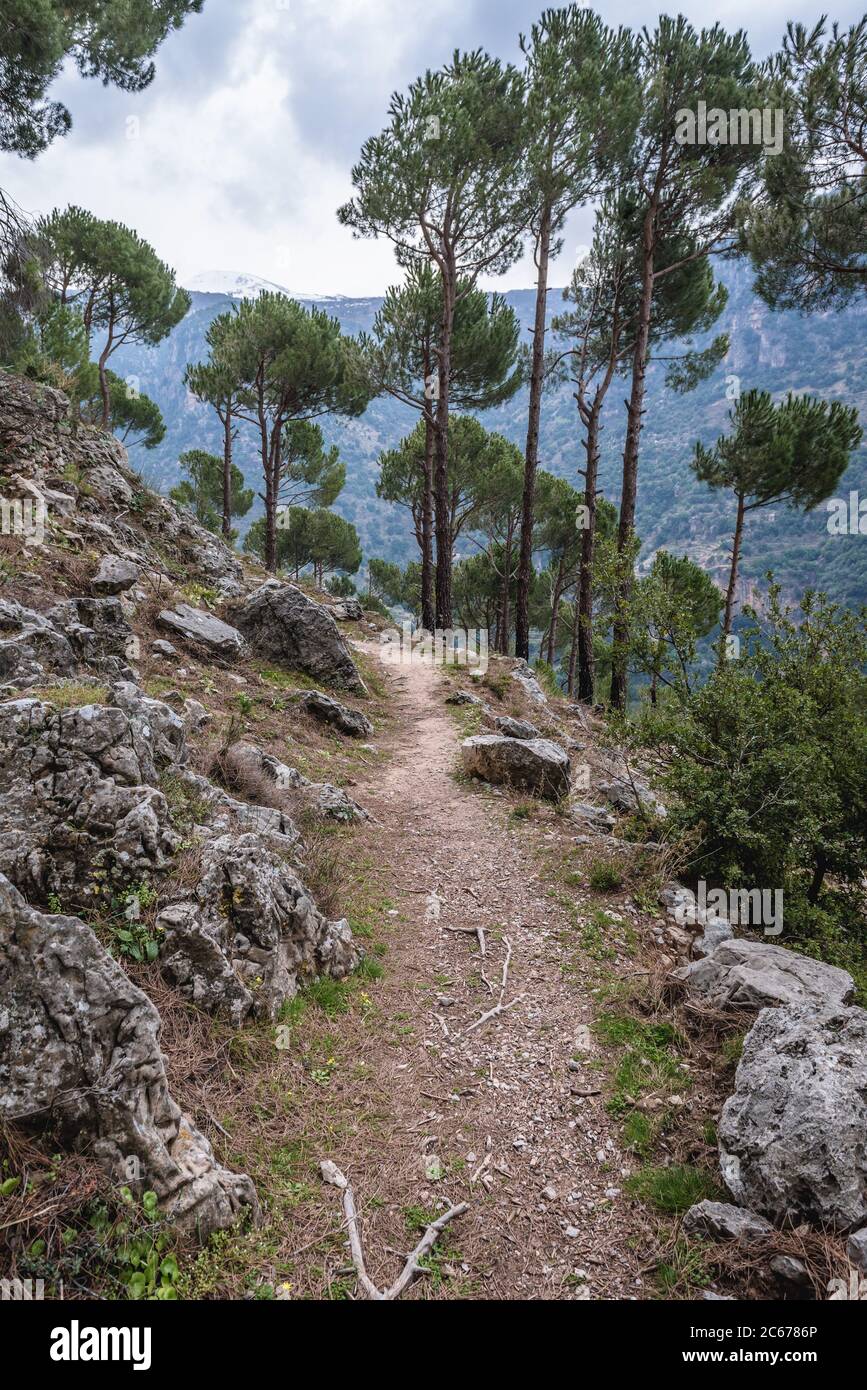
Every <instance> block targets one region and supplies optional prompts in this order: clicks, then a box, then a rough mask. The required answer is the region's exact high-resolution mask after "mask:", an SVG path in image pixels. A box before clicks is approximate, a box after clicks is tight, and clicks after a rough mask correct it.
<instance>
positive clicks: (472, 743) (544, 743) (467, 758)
mask: <svg viewBox="0 0 867 1390" xmlns="http://www.w3.org/2000/svg"><path fill="white" fill-rule="evenodd" d="M462 750H463V761H464V768H465V770H466V771H467V772H468V773H470V774H471V775H472V776H475V777H481V778H482V780H483V781H485V782H494V783H498V784H499V783H505V784H507V785H509V786H512V787H519V788H521V789H522V790H524V791H528V792H531V793H532V794H533V795H534V796H542V797H547V798H548V799H549V800H551V801H558V800H559V799H560V798H561V797H564V796H567V795H568V793H569V772H570V764H569V756H568V754H567V753H566V752H565V751H564V750H563V749H562V748H561V747H560V745H559V744H557V743H552V742H551V741H550V739H545V738H536V739H526V740H525V739H517V738H504V737H503V736H502V735H501V734H476V735H475V736H474V737H473V738H467V739H464V742H463V744H462Z"/></svg>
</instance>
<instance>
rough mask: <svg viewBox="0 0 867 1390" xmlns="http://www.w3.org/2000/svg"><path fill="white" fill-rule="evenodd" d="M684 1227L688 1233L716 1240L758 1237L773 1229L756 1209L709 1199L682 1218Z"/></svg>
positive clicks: (771, 1231)
mask: <svg viewBox="0 0 867 1390" xmlns="http://www.w3.org/2000/svg"><path fill="white" fill-rule="evenodd" d="M683 1229H684V1230H685V1231H686V1233H687V1235H690V1236H710V1237H711V1238H712V1239H713V1240H756V1239H759V1238H761V1237H762V1236H768V1235H773V1232H774V1228H773V1226H772V1225H771V1223H770V1222H769V1221H766V1220H765V1218H764V1217H763V1216H757V1215H756V1213H755V1212H754V1211H747V1210H746V1209H745V1208H744V1207H734V1206H732V1205H731V1204H730V1203H729V1202H711V1201H708V1200H705V1201H703V1202H697V1203H696V1205H695V1206H693V1207H690V1209H689V1211H688V1212H687V1213H686V1215H685V1216H684V1218H683Z"/></svg>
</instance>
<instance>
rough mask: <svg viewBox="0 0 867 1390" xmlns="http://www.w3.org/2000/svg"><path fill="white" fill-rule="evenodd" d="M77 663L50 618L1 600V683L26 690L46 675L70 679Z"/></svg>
mask: <svg viewBox="0 0 867 1390" xmlns="http://www.w3.org/2000/svg"><path fill="white" fill-rule="evenodd" d="M77 664H78V663H77V658H76V654H75V652H74V651H73V649H72V646H71V644H70V642H69V641H68V640H67V638H66V637H64V635H63V633H62V632H59V631H58V630H57V628H55V627H54V626H53V624H52V623H50V622H49V621H48V619H47V618H45V617H44V616H43V615H42V614H41V613H36V612H34V611H33V609H30V608H24V607H23V606H22V605H21V604H20V603H11V602H9V601H8V600H6V599H0V684H8V685H9V686H11V687H12V688H14V689H17V690H24V689H26V688H27V687H28V686H32V685H38V684H39V683H40V682H42V681H44V680H45V678H46V676H47V675H60V676H71V675H73V674H74V672H75V670H76V667H77Z"/></svg>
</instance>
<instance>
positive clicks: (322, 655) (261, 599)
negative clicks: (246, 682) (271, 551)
mask: <svg viewBox="0 0 867 1390" xmlns="http://www.w3.org/2000/svg"><path fill="white" fill-rule="evenodd" d="M232 617H233V620H234V621H235V622H236V623H237V624H238V627H239V628H240V629H241V631H242V632H243V633H244V635H245V636H246V637H247V638H248V640H249V642H250V645H251V647H252V648H253V651H254V652H255V654H256V655H257V656H258V657H260V658H266V659H268V660H271V661H277V662H280V663H281V664H282V665H284V666H288V667H290V668H292V669H293V670H296V671H306V672H307V674H308V675H311V676H314V677H315V678H316V679H317V680H321V681H323V682H324V683H325V684H326V685H333V686H337V687H338V688H340V689H344V690H356V691H362V692H363V691H364V682H363V681H362V679H361V677H360V675H359V674H358V671H357V669H356V666H355V662H354V661H353V660H352V657H351V656H350V654H349V648H348V647H347V645H346V643H345V642H344V640H343V638H342V637H341V635H340V629H339V628H338V626H337V624H336V623H335V621H334V619H333V618H332V616H331V614H330V613H329V612H328V609H327V608H324V607H323V606H322V604H320V603H314V602H313V601H312V600H311V599H309V598H308V597H307V596H306V594H304V593H302V591H301V590H300V589H298V588H296V587H295V585H294V584H282V583H281V582H280V581H279V580H275V579H271V580H268V581H267V583H265V584H262V585H261V586H260V588H258V589H256V590H255V591H254V592H253V593H252V594H250V596H249V597H248V598H246V599H244V600H242V601H241V602H240V603H238V604H237V605H235V606H234V607H233V608H232Z"/></svg>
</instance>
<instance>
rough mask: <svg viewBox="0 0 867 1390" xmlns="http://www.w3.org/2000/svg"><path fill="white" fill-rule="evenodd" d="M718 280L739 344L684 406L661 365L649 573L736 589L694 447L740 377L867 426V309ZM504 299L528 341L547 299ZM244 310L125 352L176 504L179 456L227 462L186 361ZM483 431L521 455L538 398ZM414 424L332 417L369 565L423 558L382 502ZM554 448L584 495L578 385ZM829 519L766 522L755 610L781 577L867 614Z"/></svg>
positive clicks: (618, 448)
mask: <svg viewBox="0 0 867 1390" xmlns="http://www.w3.org/2000/svg"><path fill="white" fill-rule="evenodd" d="M716 272H717V274H718V276H719V278H720V279H721V280H722V281H723V283H724V284H725V285H726V287H727V288H728V291H729V302H728V305H727V308H726V309H725V311H724V313H723V315H722V317H721V319H720V321H719V323H718V324H717V325H716V326H715V331H719V332H726V333H728V334H729V335H730V339H731V346H730V351H729V354H728V357H727V358H726V361H725V363H724V364H723V365H721V366H720V367H719V368H718V369H717V370H716V372H715V373H714V374H713V375H712V377H711V378H710V379H709V380H708V381H706V382H703V383H701V384H700V385H699V386H698V387H697V388H696V390H695V391H693V392H690V393H687V394H686V395H679V394H677V393H675V392H673V391H669V390H666V387H665V384H664V380H663V378H664V375H665V372H664V367H663V364H662V363H658V364H653V363H652V364H651V367H650V370H649V373H648V382H649V386H648V410H647V419H646V423H645V427H644V435H643V456H644V463H643V471H642V475H641V482H640V486H639V491H638V532H639V535H640V536H641V539H642V541H643V552H642V556H643V559H645V560H647V559H649V558H650V556H652V554H653V552H655V551H656V550H659V549H669V550H673V551H676V552H677V553H678V554H686V555H689V556H690V558H691V559H693V560H695V561H696V562H697V563H698V564H700V565H702V566H703V567H704V568H706V569H708V570H709V571H710V572H711V573H713V574H715V575H716V576H717V577H718V578H719V580H720V582H721V583H724V579H725V572H726V571H727V568H728V559H727V557H728V555H729V554H730V550H731V533H732V526H733V511H732V506H731V502H730V499H729V498H727V497H725V496H720V495H718V494H717V493H714V492H712V491H710V490H709V489H708V488H706V487H703V486H702V485H701V484H700V483H699V482H697V481H696V479H695V476H694V475H693V473H692V472H691V471H690V469H689V466H688V461H689V457H690V455H691V453H692V449H693V446H694V444H695V442H696V440H699V439H700V440H702V441H703V442H705V443H709V442H710V441H712V440H713V439H714V438H715V437H716V436H717V435H718V434H719V433H720V432H721V431H723V430H724V428H725V425H726V418H727V412H728V410H729V408H730V406H731V401H730V400H727V399H726V389H727V378H728V377H730V375H732V374H734V375H737V376H738V377H739V378H740V385H741V389H742V390H748V389H750V388H751V387H759V388H763V389H766V390H769V391H771V392H772V393H773V394H774V395H775V396H776V395H784V394H785V393H786V392H788V391H793V392H796V393H801V392H814V393H816V394H818V395H823V396H828V397H830V398H832V399H834V398H837V399H844V400H846V401H850V402H854V403H857V404H858V406H859V409H860V413H861V418H862V420H865V419H867V357H865V347H864V343H865V325H867V307H865V306H864V305H862V304H855V305H853V306H852V307H850V308H847V309H845V310H842V311H840V310H837V311H835V310H831V311H829V312H827V313H824V314H798V313H795V312H793V311H789V312H784V313H771V312H770V311H769V310H768V308H767V307H766V305H764V304H763V303H762V302H761V300H759V299H758V298H757V297H756V296H755V295H754V294H753V292H752V273H751V271H750V269H749V267H748V266H747V265H745V264H744V263H743V262H726V263H722V264H718V265H717V266H716ZM505 298H506V302H507V303H508V304H509V305H510V306H511V307H512V308H513V309H514V311H515V313H516V314H517V315H518V318H519V320H520V323H521V327H522V330H525V334H524V336H525V338H526V337H527V335H528V334H529V332H530V329H531V328H532V322H533V306H534V299H535V295H534V292H533V291H532V290H512V291H510V292H508V293H507V294H506V296H505ZM233 302H236V301H233V300H232V298H231V297H230V296H229V295H227V294H210V293H202V292H200V291H195V290H194V291H193V292H192V305H191V308H190V311H189V313H188V314H187V316H186V318H185V319H184V320H183V322H182V323H180V324H179V325H178V327H177V328H176V329H174V331H173V332H172V333H171V334H170V335H169V337H168V338H167V339H165V340H164V341H163V342H162V343H160V344H159V345H158V346H157V347H155V348H135V349H126V350H121V351H120V352H119V353H118V354H117V358H116V360H117V362H118V370H119V371H122V372H123V374H124V375H132V376H135V377H138V378H140V383H141V389H142V390H143V391H144V392H146V393H147V395H149V396H151V397H152V398H153V399H154V400H155V401H156V402H157V404H158V405H159V406H160V408H161V410H162V412H163V416H164V418H165V421H166V425H167V430H166V437H165V439H164V441H163V442H162V444H160V445H159V446H158V447H157V448H156V449H154V450H152V451H149V452H145V451H144V450H143V449H141V448H135V449H133V452H132V459H133V462H134V463H135V464H136V465H137V466H138V467H140V468H141V469H142V471H143V473H144V474H145V476H146V477H147V478H148V479H149V480H150V481H152V482H153V484H154V485H155V486H156V487H158V488H159V489H160V490H161V491H163V492H167V491H168V489H169V488H170V487H173V486H174V485H175V484H176V483H177V482H178V481H179V478H180V473H179V470H178V464H177V459H178V455H179V454H181V453H183V452H184V451H185V450H187V449H191V448H207V449H213V450H215V451H217V452H219V450H220V448H221V433H220V425H219V421H218V420H217V419H216V417H215V415H214V412H213V411H212V410H211V409H210V408H209V407H208V406H207V405H205V404H202V403H201V402H199V401H197V400H196V399H195V398H194V397H193V396H191V395H190V394H189V393H188V392H187V390H186V388H185V387H184V384H183V372H184V368H185V366H186V364H187V363H188V362H197V361H199V360H201V359H202V358H204V357H205V356H206V349H205V333H206V331H207V327H208V325H209V323H210V322H211V320H212V319H213V318H214V316H215V315H216V314H219V313H222V312H224V311H225V310H226V308H227V307H230V306H231V304H232V303H233ZM301 302H302V303H308V304H309V303H315V304H316V307H317V308H320V309H322V308H324V309H326V310H327V312H328V313H329V314H332V315H334V317H335V318H336V319H337V320H338V321H339V323H340V326H341V329H342V330H343V332H344V333H348V334H358V333H359V332H362V331H369V330H370V328H371V325H372V323H373V320H374V317H375V315H376V312H377V310H378V309H379V307H380V305H381V304H382V299H381V298H371V299H347V298H344V297H342V296H337V297H335V298H334V299H323V298H321V297H317V298H316V299H315V300H305V299H302V301H301ZM562 309H563V301H562V291H561V290H560V289H553V290H552V291H551V293H550V295H549V304H548V310H549V321H550V319H551V318H553V317H554V316H555V314H558V313H561V312H562ZM623 394H624V388H623V386H622V385H621V386H620V388H619V389H618V387H617V385H616V384H615V387H614V388H613V389H612V391H611V393H610V395H609V398H608V403H607V405H606V407H605V412H604V421H605V427H604V433H603V436H602V451H603V462H602V466H601V469H600V481H601V486H602V488H603V490H604V493H605V495H606V497H609V498H610V499H611V500H612V501H614V502H617V501H618V500H619V492H620V470H621V458H622V452H623V431H624V415H625V412H624V409H623ZM479 418H481V419H482V420H483V422H484V423H485V424H486V425H487V427H488V428H490V429H495V430H498V431H500V432H501V433H502V434H504V435H505V436H506V437H507V438H508V439H510V440H512V441H513V442H514V443H515V444H518V445H520V446H522V447H523V443H524V436H525V435H526V430H527V393H526V389H522V390H520V391H519V392H518V393H517V394H516V395H515V396H514V397H513V398H512V399H511V400H510V401H508V402H506V404H505V405H502V406H498V407H496V408H494V409H493V410H488V411H482V412H480V413H479ZM415 419H416V415H415V412H414V411H412V410H411V409H409V408H408V407H407V406H404V405H402V404H401V403H400V402H399V401H394V400H391V399H390V398H389V397H379V398H377V399H376V400H374V401H373V402H372V403H371V405H370V406H369V407H368V409H367V410H366V411H365V413H364V415H363V416H362V417H361V418H360V419H359V420H343V419H339V418H337V417H334V418H331V419H328V420H326V421H324V422H323V430H324V433H325V436H326V438H327V440H328V442H329V443H334V444H336V445H337V446H338V448H339V449H340V453H341V455H342V457H343V458H344V460H345V461H346V464H347V481H346V487H345V488H344V490H343V492H342V493H341V495H340V497H339V498H338V500H337V502H336V503H335V507H334V510H335V511H337V512H339V513H341V514H342V515H343V516H345V517H346V518H347V519H348V520H350V521H352V522H353V523H354V524H355V526H356V527H357V528H358V532H359V535H360V537H361V541H362V544H363V546H364V550H365V554H366V555H367V556H368V557H369V556H371V555H376V556H381V557H383V558H385V559H388V560H393V561H397V562H399V563H401V564H402V563H405V562H406V561H407V560H411V559H415V558H416V554H417V550H416V545H415V541H414V538H413V535H412V531H411V528H410V525H409V519H408V515H407V513H406V511H405V510H403V509H402V508H399V507H398V506H396V505H395V504H393V503H389V502H385V501H380V500H378V499H377V498H376V496H375V491H374V489H375V485H376V479H377V477H378V467H377V460H378V457H379V454H380V451H381V450H383V449H391V448H394V447H395V446H396V445H397V443H398V442H399V440H400V439H401V437H402V436H403V435H404V434H406V433H408V432H409V431H410V430H411V429H412V427H413V425H414V424H415ZM256 449H257V440H256V438H255V436H254V434H253V432H252V431H248V432H245V431H244V429H243V428H242V430H241V433H240V435H239V438H238V442H237V446H236V462H237V463H238V464H239V466H241V467H242V468H243V470H244V473H245V475H246V477H247V479H248V482H249V483H251V484H255V482H256V479H257V475H258V471H259V470H260V462H259V459H258V457H257V454H256ZM540 450H541V455H540V456H541V463H542V466H543V467H544V468H547V469H549V470H550V471H551V472H553V473H556V474H559V475H561V476H562V477H565V478H568V479H569V480H570V481H572V482H573V483H575V484H576V485H580V480H579V479H578V478H577V476H576V468H577V467H579V466H583V450H582V449H581V443H580V432H579V426H578V420H577V414H576V409H575V402H574V400H573V398H572V394H571V389H570V387H569V386H568V385H563V386H558V387H554V388H552V389H551V390H550V392H549V393H548V394H547V395H546V397H545V407H544V410H543V413H542V423H541V432H540ZM850 488H855V489H858V488H860V490H861V492H862V494H863V493H864V492H865V491H867V450H865V449H864V448H863V447H862V448H861V450H860V451H859V452H858V454H857V455H856V458H855V462H854V463H853V465H852V467H851V468H850V469H849V472H848V473H847V475H846V476H845V478H844V479H843V482H842V484H841V487H840V489H839V490H838V495H839V496H846V495H847V494H848V491H849V489H850ZM261 514H262V503H261V501H260V500H258V499H257V501H256V503H255V505H254V507H253V508H252V510H251V511H250V513H249V514H248V516H247V517H246V518H245V521H244V523H243V527H244V528H246V525H248V524H249V523H250V522H252V521H253V520H255V518H256V517H257V516H260V515H261ZM827 520H828V514H827V511H826V509H825V507H824V506H820V507H818V508H817V509H816V510H815V511H814V512H810V513H807V514H803V513H801V512H796V511H792V510H789V509H787V508H785V507H777V508H775V509H773V510H769V511H766V512H760V513H759V514H758V515H757V516H755V517H754V518H753V520H752V521H751V522H750V523H749V527H750V529H749V531H748V533H747V539H746V543H745V547H744V561H743V566H742V588H741V596H742V597H744V598H749V597H754V596H755V595H754V592H753V589H752V581H759V582H761V581H762V580H763V578H764V575H765V572H766V571H767V570H768V569H773V570H774V573H775V575H776V577H777V579H778V580H779V581H780V583H782V585H783V586H784V589H785V591H786V592H787V593H789V594H792V595H795V594H797V593H800V590H801V588H802V586H803V583H804V580H805V578H806V577H807V575H809V576H810V578H811V579H812V580H814V582H815V583H817V584H819V585H821V587H822V588H825V589H827V591H828V593H829V595H831V596H832V597H833V598H835V599H836V600H838V601H840V602H843V603H846V604H858V603H863V602H865V601H867V549H865V547H864V545H863V544H861V543H860V539H859V537H858V536H857V535H834V536H831V535H829V534H828V533H827V529H826V527H827Z"/></svg>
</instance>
